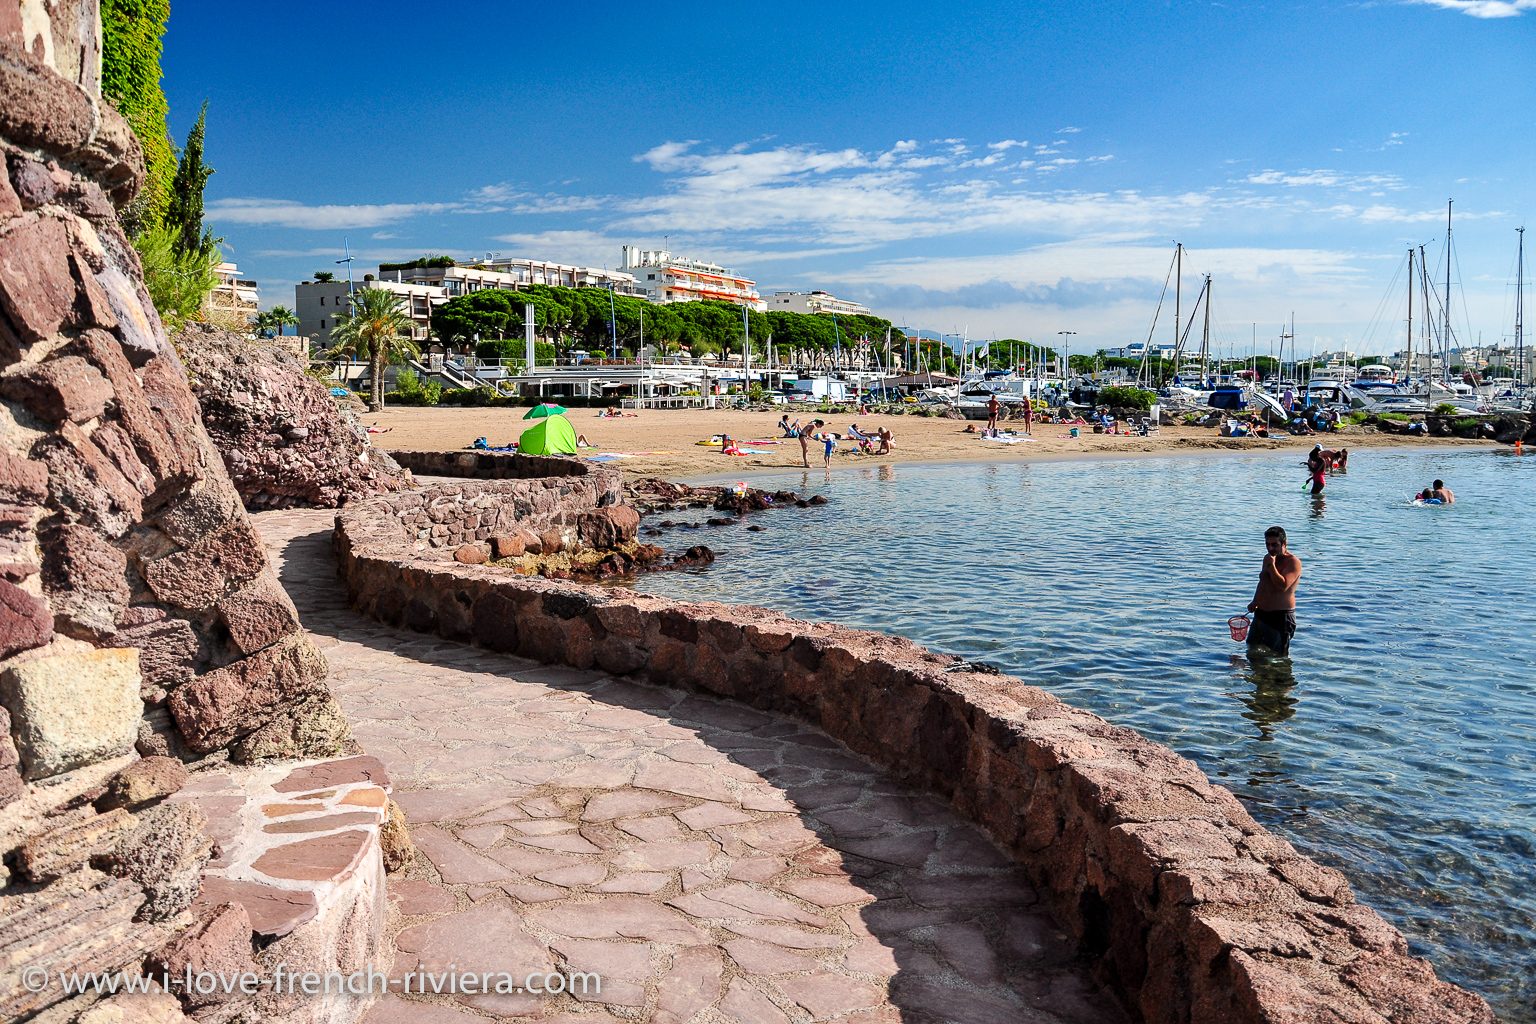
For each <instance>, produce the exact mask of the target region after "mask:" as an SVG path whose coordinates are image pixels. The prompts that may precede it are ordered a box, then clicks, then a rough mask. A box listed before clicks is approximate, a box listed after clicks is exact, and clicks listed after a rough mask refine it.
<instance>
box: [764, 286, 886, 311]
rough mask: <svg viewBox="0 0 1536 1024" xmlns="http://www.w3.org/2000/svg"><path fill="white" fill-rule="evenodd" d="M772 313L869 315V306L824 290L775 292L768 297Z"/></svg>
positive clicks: (769, 309) (769, 308)
mask: <svg viewBox="0 0 1536 1024" xmlns="http://www.w3.org/2000/svg"><path fill="white" fill-rule="evenodd" d="M768 311H769V312H770V313H836V314H838V315H840V316H869V315H870V312H869V307H868V306H866V305H864V304H863V303H859V302H850V301H848V300H847V299H839V298H837V297H835V296H832V295H829V294H827V293H826V292H823V291H813V292H774V293H773V295H772V296H770V297H769V299H768Z"/></svg>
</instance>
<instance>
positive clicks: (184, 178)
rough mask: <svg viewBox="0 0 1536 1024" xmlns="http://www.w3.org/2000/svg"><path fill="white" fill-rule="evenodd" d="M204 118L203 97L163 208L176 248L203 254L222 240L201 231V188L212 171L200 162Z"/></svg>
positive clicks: (184, 251) (205, 106)
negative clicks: (168, 200)
mask: <svg viewBox="0 0 1536 1024" xmlns="http://www.w3.org/2000/svg"><path fill="white" fill-rule="evenodd" d="M207 119H208V101H207V100H203V109H202V110H200V111H198V114H197V123H196V124H194V125H193V126H192V131H190V132H189V133H188V134H187V146H186V148H185V149H184V150H182V153H181V163H180V164H178V165H177V167H176V177H175V178H174V179H173V180H172V181H171V201H170V205H169V206H168V207H167V209H166V211H165V222H166V224H168V225H169V226H171V227H173V228H175V229H176V231H177V240H176V249H177V251H178V252H182V253H187V252H205V253H206V252H209V251H211V250H212V249H213V247H214V246H215V245H217V244H218V243H219V242H220V241H222V239H216V238H213V237H212V236H211V235H210V234H208V233H207V232H205V231H204V230H203V188H204V187H205V186H206V185H207V184H208V178H209V177H210V176H211V175H212V174H213V168H212V167H209V166H208V165H206V164H204V163H203V126H204V123H205V122H206V121H207Z"/></svg>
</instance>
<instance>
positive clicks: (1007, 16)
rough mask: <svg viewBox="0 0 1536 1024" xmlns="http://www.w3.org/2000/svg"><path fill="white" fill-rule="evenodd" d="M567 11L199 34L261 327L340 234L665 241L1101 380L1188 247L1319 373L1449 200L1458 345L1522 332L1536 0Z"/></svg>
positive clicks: (1229, 304) (382, 18) (221, 215)
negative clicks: (1517, 324)
mask: <svg viewBox="0 0 1536 1024" xmlns="http://www.w3.org/2000/svg"><path fill="white" fill-rule="evenodd" d="M538 6H539V5H528V6H522V5H519V6H516V7H514V6H511V5H501V4H473V3H459V4H451V5H436V4H434V5H423V4H419V3H418V4H389V3H380V4H375V5H370V6H368V7H366V8H362V7H357V6H354V5H314V4H287V3H278V2H273V3H264V4H248V5H245V6H244V7H243V8H242V7H231V6H230V5H212V4H205V5H194V4H175V5H173V8H172V14H171V21H170V27H169V30H168V32H167V36H166V40H165V58H164V60H163V68H164V71H165V81H164V85H165V90H166V94H167V97H168V99H169V100H170V105H171V120H172V130H173V133H174V134H176V135H177V136H178V138H180V137H183V136H184V135H185V132H186V129H187V127H188V126H189V125H190V122H191V120H192V119H193V118H194V117H195V116H196V111H197V107H198V105H199V104H200V103H201V102H202V100H203V98H204V97H207V98H208V99H209V101H210V106H209V126H208V159H209V162H210V163H212V165H213V166H214V167H215V168H217V173H216V174H215V175H214V176H213V178H212V179H211V181H210V182H209V186H208V191H207V199H208V208H209V212H208V219H209V223H210V226H211V227H212V228H213V229H214V231H215V232H216V233H218V234H222V235H224V236H225V238H226V241H227V245H228V247H229V249H230V252H231V258H232V259H234V260H236V261H237V262H238V263H239V264H240V267H241V270H242V273H243V274H245V275H247V276H251V277H255V278H256V279H258V280H259V281H260V282H261V284H262V293H263V299H264V304H266V305H271V304H273V303H281V304H286V305H292V301H293V284H294V282H296V281H298V280H301V279H303V278H305V277H307V276H308V275H309V274H310V273H311V272H312V271H314V270H319V269H335V268H334V267H332V264H331V261H332V260H334V259H336V258H337V257H339V256H340V254H341V248H342V244H343V240H344V239H347V240H350V243H351V245H352V248H353V251H354V252H356V253H358V254H359V255H360V256H361V257H362V261H363V262H364V263H372V264H376V263H377V262H379V261H380V260H394V259H408V258H412V257H414V256H417V255H421V254H423V253H426V252H436V253H447V254H450V255H455V256H461V257H464V256H473V255H476V254H483V253H486V252H500V253H503V254H517V255H526V256H533V257H536V258H541V259H553V260H560V261H563V262H569V263H582V264H588V265H604V264H606V265H608V266H614V265H616V264H617V263H618V262H619V258H620V257H619V246H620V245H622V244H626V243H628V244H637V245H640V246H643V247H645V248H659V247H661V245H662V243H663V239H664V238H668V237H669V238H670V247H671V249H672V250H673V251H674V252H678V253H682V254H685V255H689V256H694V257H697V258H706V259H712V260H715V261H717V262H720V263H723V264H725V265H727V266H731V267H735V268H736V269H737V270H738V271H740V272H742V273H744V274H746V275H747V276H749V277H752V278H753V279H754V280H756V281H757V282H758V284H759V288H760V289H761V290H762V291H764V292H765V293H766V292H769V291H772V290H776V289H794V290H806V289H809V288H825V289H827V290H830V291H832V292H833V293H834V294H837V295H840V296H844V297H851V298H858V299H861V300H864V301H868V302H869V303H870V304H871V305H872V306H873V307H874V308H875V310H876V312H878V313H880V314H881V315H883V316H887V317H890V318H891V319H893V320H895V321H896V322H897V323H902V322H905V323H907V324H909V325H912V326H914V327H926V328H930V329H933V330H938V331H950V330H968V331H969V333H970V335H971V336H972V337H990V336H992V335H993V334H995V335H996V336H998V337H1020V338H1024V337H1035V338H1041V339H1043V338H1045V337H1047V336H1054V335H1055V333H1056V332H1057V331H1060V330H1075V331H1077V332H1079V337H1078V339H1077V340H1076V341H1075V342H1074V348H1078V349H1084V350H1091V349H1093V348H1098V347H1106V346H1114V345H1120V344H1124V343H1125V342H1127V341H1132V340H1137V339H1139V338H1144V337H1145V336H1146V334H1147V330H1148V327H1149V325H1150V323H1151V318H1152V312H1153V309H1154V307H1155V306H1156V304H1157V300H1158V296H1159V294H1160V292H1161V290H1162V286H1163V281H1164V279H1165V275H1166V273H1167V269H1168V261H1169V256H1170V254H1171V251H1172V246H1173V241H1174V240H1175V239H1178V240H1180V241H1182V242H1183V243H1184V244H1185V245H1186V246H1187V247H1188V249H1189V254H1188V256H1187V257H1186V260H1185V273H1186V280H1185V290H1186V304H1187V303H1188V302H1189V300H1190V295H1191V294H1192V293H1193V292H1195V291H1198V289H1199V275H1201V274H1203V273H1205V272H1210V273H1211V274H1213V276H1214V279H1215V286H1214V292H1215V297H1216V302H1215V305H1214V307H1213V310H1214V315H1215V319H1216V321H1217V327H1218V331H1217V334H1218V338H1219V340H1220V344H1221V345H1222V347H1223V348H1226V347H1236V348H1238V349H1239V350H1244V351H1245V350H1246V349H1247V346H1248V344H1249V338H1250V334H1251V331H1252V328H1251V327H1250V324H1251V323H1254V322H1257V324H1258V328H1257V331H1258V337H1259V339H1260V343H1259V344H1260V348H1261V349H1264V348H1265V345H1266V339H1268V338H1271V337H1273V336H1274V335H1275V334H1276V333H1278V331H1279V324H1280V322H1281V321H1282V320H1283V319H1285V318H1287V317H1288V316H1289V315H1290V314H1291V313H1292V312H1293V311H1294V313H1295V316H1296V322H1297V334H1298V336H1299V337H1300V344H1301V349H1302V352H1303V353H1305V352H1306V351H1307V350H1308V348H1309V346H1312V345H1316V346H1317V348H1318V350H1319V351H1321V350H1323V349H1326V348H1331V347H1339V346H1343V345H1345V344H1349V345H1351V346H1352V347H1355V348H1360V347H1362V344H1363V347H1364V348H1366V349H1367V350H1369V351H1379V350H1382V349H1384V348H1395V347H1400V345H1401V341H1400V338H1401V328H1400V326H1398V323H1399V322H1400V320H1401V318H1402V313H1401V311H1400V308H1399V307H1401V305H1402V301H1403V299H1402V296H1401V294H1399V293H1397V292H1395V291H1394V292H1391V293H1390V294H1389V282H1390V281H1391V279H1392V277H1393V274H1394V272H1395V271H1396V270H1397V269H1398V268H1399V264H1400V263H1401V262H1402V254H1403V252H1404V251H1405V249H1406V247H1407V246H1408V245H1409V244H1420V243H1422V244H1424V245H1425V246H1426V248H1427V251H1428V252H1429V254H1430V260H1431V264H1432V265H1433V264H1434V263H1435V262H1437V261H1439V260H1441V259H1443V255H1442V252H1443V239H1444V231H1445V229H1444V213H1445V201H1446V199H1447V198H1450V197H1454V198H1455V200H1456V231H1455V239H1456V249H1457V255H1458V263H1459V275H1458V276H1459V281H1460V284H1459V286H1458V288H1457V289H1456V291H1455V294H1454V295H1453V300H1454V301H1453V309H1454V310H1455V314H1454V325H1455V326H1456V327H1457V330H1458V334H1460V335H1463V336H1465V337H1467V338H1468V340H1470V341H1471V342H1474V343H1475V342H1476V340H1477V337H1478V335H1479V333H1480V334H1481V337H1482V339H1483V341H1484V342H1485V343H1491V342H1492V341H1494V340H1495V339H1496V338H1497V337H1499V336H1500V335H1507V334H1509V333H1510V332H1511V331H1512V330H1513V326H1512V316H1511V308H1512V300H1511V282H1512V280H1513V273H1514V271H1513V268H1514V254H1515V240H1516V236H1515V231H1514V228H1515V227H1517V226H1519V225H1521V224H1523V223H1525V221H1526V217H1527V215H1528V214H1529V212H1530V211H1531V210H1532V207H1533V203H1532V200H1533V198H1536V188H1533V178H1532V168H1533V167H1536V132H1533V130H1532V129H1533V127H1536V123H1533V122H1536V0H1389V2H1366V3H1335V2H1328V0H1322V2H1315V3H1308V4H1294V3H1269V4H1250V3H1240V2H1232V3H1209V2H1206V3H1195V2H1178V0H1175V2H1171V3H1160V4H1150V3H1149V4H1130V3H1119V4H1109V3H1095V2H1081V0H1080V2H1073V3H1067V2H1062V3H1055V2H1052V3H1037V4H1027V5H1026V4H1015V5H1000V4H996V3H973V2H969V0H958V2H956V0H951V2H949V3H945V4H933V3H922V4H918V3H904V2H885V3H879V4H872V3H844V4H836V5H834V4H817V5H811V4H802V3H778V4H752V3H738V4H731V5H726V4H721V5H699V4H676V5H665V4H633V5H623V6H608V7H592V8H588V9H585V10H581V9H577V8H572V7H571V6H570V5H543V7H544V9H543V10H539V9H537V8H538ZM1532 241H1533V253H1532V255H1533V261H1532V262H1533V263H1536V235H1533V239H1532ZM1442 266H1443V264H1442ZM1441 276H1442V277H1443V271H1442V272H1441ZM1463 293H1464V296H1465V307H1463V306H1462V301H1463ZM1384 299H1386V300H1388V302H1389V305H1387V306H1385V307H1384V311H1383V301H1384ZM1169 301H1170V302H1171V301H1172V299H1171V293H1170V299H1169ZM1186 308H1187V305H1186ZM1533 319H1536V318H1533ZM1163 324H1164V326H1162V327H1161V328H1160V331H1159V333H1160V336H1161V337H1163V338H1164V339H1166V338H1167V337H1168V336H1169V335H1170V333H1171V324H1170V323H1169V322H1168V319H1167V317H1166V315H1165V319H1164V321H1163ZM1531 333H1533V332H1532V331H1531V330H1530V329H1528V330H1527V337H1528V338H1529V336H1530V335H1531Z"/></svg>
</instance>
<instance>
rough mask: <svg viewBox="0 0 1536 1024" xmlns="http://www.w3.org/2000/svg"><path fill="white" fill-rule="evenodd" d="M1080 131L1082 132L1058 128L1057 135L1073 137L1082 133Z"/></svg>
mask: <svg viewBox="0 0 1536 1024" xmlns="http://www.w3.org/2000/svg"><path fill="white" fill-rule="evenodd" d="M1080 131H1082V129H1081V128H1058V129H1056V134H1057V135H1073V134H1076V133H1077V132H1080Z"/></svg>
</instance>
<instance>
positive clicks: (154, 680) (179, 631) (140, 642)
mask: <svg viewBox="0 0 1536 1024" xmlns="http://www.w3.org/2000/svg"><path fill="white" fill-rule="evenodd" d="M155 610H156V611H160V609H155ZM133 611H134V609H132V608H130V609H128V614H132V612H133ZM161 615H162V616H163V615H164V613H163V612H161ZM111 646H113V647H136V648H138V651H139V674H140V677H141V678H142V680H143V686H144V687H145V689H151V688H156V687H158V688H160V689H162V690H173V689H175V688H176V687H178V686H180V685H181V684H182V683H185V682H186V681H187V680H188V679H191V678H192V676H193V675H194V674H195V672H196V671H197V667H198V665H200V664H202V663H203V662H205V661H207V660H208V651H207V649H206V648H205V647H204V646H203V642H202V640H201V639H199V637H198V635H197V633H196V632H195V631H194V630H193V629H192V624H191V623H190V622H188V621H187V620H186V619H169V618H163V617H162V618H161V619H160V620H158V621H153V622H145V623H142V624H139V625H131V626H130V625H127V619H126V616H125V618H124V628H123V629H121V630H120V631H119V632H118V634H117V635H116V636H114V637H113V638H112V643H111Z"/></svg>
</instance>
